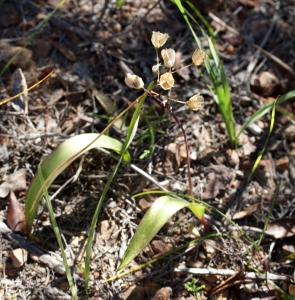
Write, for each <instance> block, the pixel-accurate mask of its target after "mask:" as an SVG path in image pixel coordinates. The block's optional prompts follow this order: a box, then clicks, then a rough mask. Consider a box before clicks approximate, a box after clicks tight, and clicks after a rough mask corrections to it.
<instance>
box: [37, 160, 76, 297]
mask: <svg viewBox="0 0 295 300" xmlns="http://www.w3.org/2000/svg"><path fill="white" fill-rule="evenodd" d="M38 173H39V174H40V180H41V182H42V181H43V182H44V177H43V174H42V169H41V167H40V165H39V166H38ZM43 195H44V198H45V201H46V206H47V209H48V212H49V216H50V221H51V224H52V227H53V231H54V234H55V236H56V239H57V242H58V245H59V248H60V251H61V256H62V260H63V265H64V267H65V270H66V276H67V280H68V283H69V286H70V290H71V294H72V297H73V299H74V300H78V295H77V289H76V286H75V284H74V281H73V277H72V274H71V270H70V268H69V265H68V261H67V256H66V253H65V249H64V246H63V243H62V239H61V235H60V231H59V228H58V225H57V223H56V219H55V216H54V212H53V207H52V205H51V201H50V199H49V195H48V191H47V188H46V185H45V186H44V188H43Z"/></svg>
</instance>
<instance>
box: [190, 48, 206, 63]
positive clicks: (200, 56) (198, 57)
mask: <svg viewBox="0 0 295 300" xmlns="http://www.w3.org/2000/svg"><path fill="white" fill-rule="evenodd" d="M207 58H208V56H207V54H206V53H205V52H204V51H202V50H200V49H198V48H197V49H196V50H195V51H194V53H193V56H192V60H193V65H195V66H200V65H201V64H202V63H203V62H204V61H205V59H207Z"/></svg>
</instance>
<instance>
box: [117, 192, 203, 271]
mask: <svg viewBox="0 0 295 300" xmlns="http://www.w3.org/2000/svg"><path fill="white" fill-rule="evenodd" d="M184 207H188V208H189V209H191V210H192V211H193V212H194V213H195V214H196V216H197V217H198V218H199V219H201V218H203V215H204V212H205V207H204V206H201V205H198V204H195V203H191V202H188V201H185V200H180V199H176V198H172V197H169V196H163V197H160V198H158V199H157V200H156V201H155V202H154V203H153V204H152V206H151V207H150V209H149V210H148V211H147V213H146V214H145V216H144V217H143V219H142V220H141V222H140V224H139V226H138V228H137V230H136V232H135V234H134V236H133V238H132V240H131V242H130V244H129V246H128V248H127V250H126V252H125V254H124V256H123V259H122V262H121V264H120V266H119V268H118V270H121V269H123V268H124V267H125V266H126V265H127V264H128V263H129V262H130V261H131V260H132V259H133V258H134V257H135V256H136V255H137V254H138V253H139V252H140V251H141V250H142V249H143V248H144V247H145V246H146V245H147V244H148V243H149V242H150V241H151V239H152V238H153V237H154V236H155V235H156V234H157V233H158V231H159V230H160V229H161V227H163V225H164V224H165V223H166V222H167V220H168V219H169V218H171V216H172V215H174V214H175V213H176V212H177V211H178V210H180V209H182V208H184Z"/></svg>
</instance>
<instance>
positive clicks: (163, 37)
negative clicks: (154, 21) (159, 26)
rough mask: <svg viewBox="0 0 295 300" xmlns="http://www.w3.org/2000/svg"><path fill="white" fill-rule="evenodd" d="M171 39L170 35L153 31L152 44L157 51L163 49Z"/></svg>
mask: <svg viewBox="0 0 295 300" xmlns="http://www.w3.org/2000/svg"><path fill="white" fill-rule="evenodd" d="M168 39H169V34H168V33H161V32H160V31H153V34H152V38H151V40H152V44H153V45H154V47H155V48H156V49H158V48H161V47H162V46H163V45H164V44H165V43H166V42H167V40H168Z"/></svg>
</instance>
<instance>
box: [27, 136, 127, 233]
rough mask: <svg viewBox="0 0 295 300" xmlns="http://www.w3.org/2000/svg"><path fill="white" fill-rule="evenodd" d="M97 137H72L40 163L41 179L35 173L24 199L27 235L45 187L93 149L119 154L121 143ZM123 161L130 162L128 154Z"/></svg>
mask: <svg viewBox="0 0 295 300" xmlns="http://www.w3.org/2000/svg"><path fill="white" fill-rule="evenodd" d="M98 136H99V134H96V133H87V134H81V135H77V136H74V137H72V138H70V139H68V140H66V141H65V142H64V143H62V144H61V145H59V146H58V147H57V148H56V149H55V150H54V151H53V152H52V153H51V154H50V155H49V156H48V157H47V158H46V159H45V160H44V161H43V162H42V163H41V166H40V167H41V169H42V174H43V177H42V175H39V172H37V173H36V175H35V177H34V178H33V181H32V183H31V185H30V187H29V190H28V194H27V197H26V204H25V214H26V221H27V226H28V233H29V234H30V231H31V228H32V224H33V220H34V217H35V214H36V211H37V208H38V205H39V201H40V199H41V197H42V196H43V188H44V187H46V188H47V189H48V187H49V186H50V184H51V183H52V182H53V180H54V179H55V178H56V177H57V176H58V175H59V174H60V173H61V172H62V171H63V170H64V169H65V168H66V167H68V166H69V165H70V164H71V163H72V162H73V161H74V160H75V159H76V158H78V157H79V156H81V155H82V154H83V153H85V152H86V151H88V150H90V149H93V148H107V149H111V150H114V151H115V152H117V153H121V149H122V143H120V142H119V141H117V140H115V139H113V138H111V137H108V136H105V135H101V136H100V137H99V138H98ZM123 159H124V161H127V162H130V160H131V158H130V155H129V154H128V152H126V153H125V154H124V156H123ZM43 182H44V183H43Z"/></svg>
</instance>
